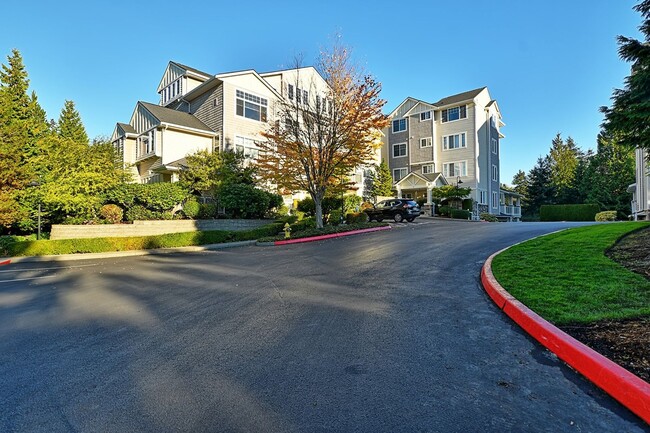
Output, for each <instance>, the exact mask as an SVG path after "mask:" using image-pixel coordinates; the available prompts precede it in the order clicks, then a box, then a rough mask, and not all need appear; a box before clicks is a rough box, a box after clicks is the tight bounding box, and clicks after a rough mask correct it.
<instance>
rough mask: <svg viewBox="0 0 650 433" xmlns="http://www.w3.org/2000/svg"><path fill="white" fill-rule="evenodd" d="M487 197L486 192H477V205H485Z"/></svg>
mask: <svg viewBox="0 0 650 433" xmlns="http://www.w3.org/2000/svg"><path fill="white" fill-rule="evenodd" d="M487 196H488V194H487V191H485V190H479V197H478V202H479V204H487V203H488V198H487Z"/></svg>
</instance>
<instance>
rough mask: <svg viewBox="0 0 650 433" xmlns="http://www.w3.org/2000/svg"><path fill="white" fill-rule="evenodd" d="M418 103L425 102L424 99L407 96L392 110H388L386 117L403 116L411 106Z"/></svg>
mask: <svg viewBox="0 0 650 433" xmlns="http://www.w3.org/2000/svg"><path fill="white" fill-rule="evenodd" d="M419 103H423V104H426V102H424V101H421V100H419V99H415V98H412V97H410V96H407V97H406V99H404V100H403V101H402V103H401V104H399V105H398V106H397V107H396V108H395V109H394V110H393V111H391V112H390V114H389V115H388V117H390V118H394V117H404V116H405V115H407V113H408V112H409V111H410V110H411V109H412V108H413V107H415V106H416V105H418V104H419Z"/></svg>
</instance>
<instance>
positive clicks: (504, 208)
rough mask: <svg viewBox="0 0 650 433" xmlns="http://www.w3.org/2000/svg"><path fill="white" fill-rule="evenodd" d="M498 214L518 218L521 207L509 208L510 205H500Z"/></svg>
mask: <svg viewBox="0 0 650 433" xmlns="http://www.w3.org/2000/svg"><path fill="white" fill-rule="evenodd" d="M499 212H500V213H501V214H502V215H508V216H515V217H520V216H521V206H511V205H503V204H502V205H500V206H499Z"/></svg>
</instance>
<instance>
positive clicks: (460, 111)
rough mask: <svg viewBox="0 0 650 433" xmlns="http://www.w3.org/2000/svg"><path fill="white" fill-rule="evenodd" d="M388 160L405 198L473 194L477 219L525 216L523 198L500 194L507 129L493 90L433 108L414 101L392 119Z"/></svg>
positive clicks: (386, 145)
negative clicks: (457, 190)
mask: <svg viewBox="0 0 650 433" xmlns="http://www.w3.org/2000/svg"><path fill="white" fill-rule="evenodd" d="M389 117H390V120H391V125H390V127H389V128H387V130H386V131H384V135H385V143H384V149H383V155H382V156H383V158H384V159H385V160H386V161H387V163H388V166H389V167H390V169H391V171H392V173H393V180H394V182H395V189H396V190H397V194H398V196H399V197H409V198H418V197H423V198H425V199H426V208H427V209H430V208H431V206H432V205H433V201H432V189H433V188H435V187H438V186H441V185H447V184H452V185H457V186H462V187H464V188H467V187H469V188H471V195H470V197H471V198H472V199H473V200H474V202H475V203H476V205H475V206H474V208H475V209H474V213H475V215H478V214H479V213H481V212H488V213H491V214H493V215H497V216H500V217H502V218H504V219H508V220H513V219H514V220H517V219H519V218H520V216H521V206H520V205H521V203H520V200H521V197H520V196H519V195H517V194H514V193H511V192H509V191H505V190H502V189H501V188H500V171H501V167H500V162H499V161H500V140H501V139H502V138H503V137H504V136H503V134H502V133H501V128H502V127H503V126H505V124H504V123H503V121H502V117H501V111H500V110H499V105H498V104H497V101H496V100H494V99H492V98H491V96H490V93H489V91H488V89H487V87H482V88H480V89H475V90H470V91H468V92H463V93H459V94H457V95H453V96H449V97H446V98H443V99H441V100H439V101H437V102H434V103H429V102H425V101H422V100H419V99H415V98H411V97H408V98H406V99H405V100H404V101H403V102H402V103H401V104H399V105H398V106H397V108H395V109H394V110H393V112H392V113H390V115H389Z"/></svg>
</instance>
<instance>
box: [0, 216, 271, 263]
mask: <svg viewBox="0 0 650 433" xmlns="http://www.w3.org/2000/svg"><path fill="white" fill-rule="evenodd" d="M282 226H283V224H280V223H272V224H268V225H265V226H262V227H258V228H256V229H253V230H247V231H227V230H211V231H204V232H198V231H197V232H185V233H168V234H164V235H157V236H136V237H130V238H94V239H60V240H52V241H50V240H40V241H25V242H14V243H10V244H7V245H1V249H0V256H9V257H15V256H45V255H52V254H77V253H104V252H109V251H129V250H148V249H153V248H175V247H186V246H191V245H207V244H219V243H224V242H237V241H247V240H254V239H259V238H261V237H265V236H274V235H276V234H277V233H279V232H280V231H281V230H282Z"/></svg>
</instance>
